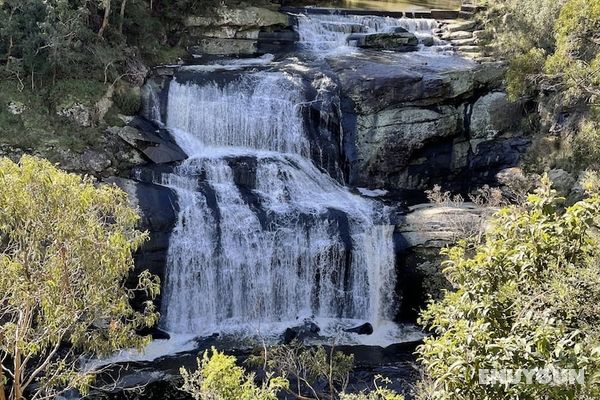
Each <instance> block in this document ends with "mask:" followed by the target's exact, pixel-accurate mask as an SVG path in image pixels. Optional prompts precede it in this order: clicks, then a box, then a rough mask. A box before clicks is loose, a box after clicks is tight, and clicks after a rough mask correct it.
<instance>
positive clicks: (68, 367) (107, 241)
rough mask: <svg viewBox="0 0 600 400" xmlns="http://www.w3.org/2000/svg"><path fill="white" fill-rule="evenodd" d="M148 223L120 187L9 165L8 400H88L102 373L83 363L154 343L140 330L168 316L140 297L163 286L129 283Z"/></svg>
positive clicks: (5, 257)
mask: <svg viewBox="0 0 600 400" xmlns="http://www.w3.org/2000/svg"><path fill="white" fill-rule="evenodd" d="M138 219H139V217H138V215H137V213H136V210H134V209H133V208H131V207H130V205H129V203H128V198H127V196H126V194H125V193H124V192H123V191H121V190H120V189H118V188H116V187H114V186H108V185H96V184H95V183H94V182H93V181H92V180H91V179H89V178H82V177H80V176H77V175H74V174H68V173H64V172H61V171H59V170H57V169H56V168H55V167H54V166H53V165H52V164H50V163H49V162H48V161H45V160H41V159H37V158H34V157H29V156H24V157H23V158H22V159H21V161H20V162H19V163H18V164H16V163H14V162H12V161H10V160H8V159H6V158H3V159H0V271H1V273H0V360H1V368H0V399H3V398H6V397H8V398H10V399H11V400H21V399H23V398H25V397H26V398H27V399H31V400H37V399H51V398H55V397H56V396H57V395H58V394H59V393H61V392H62V391H65V390H68V389H70V388H75V389H78V390H80V391H81V392H82V393H84V394H85V393H86V392H87V390H88V389H89V388H90V385H91V384H92V382H93V379H94V376H95V371H89V370H86V369H83V368H81V360H82V358H86V357H93V356H102V355H107V354H110V353H111V352H113V351H115V350H117V349H121V348H125V347H127V348H129V347H136V348H141V347H142V346H144V345H145V344H146V343H147V342H148V340H149V339H148V338H146V337H141V336H139V335H138V334H137V333H136V332H137V331H138V330H139V329H140V328H143V327H148V326H152V325H153V324H155V323H156V321H157V318H158V314H157V313H156V311H155V309H154V306H153V304H152V302H151V301H150V300H148V301H147V302H146V303H145V305H144V306H143V307H142V308H143V309H142V310H135V309H133V308H132V306H131V305H130V299H131V297H132V296H133V295H135V294H136V292H143V293H145V295H147V296H148V298H152V297H153V296H155V295H156V294H157V291H158V282H157V279H156V278H154V277H153V276H151V275H150V274H149V273H147V272H145V273H142V274H141V275H140V278H139V283H138V285H137V287H134V288H126V287H125V286H124V282H125V281H126V278H127V277H128V275H129V273H130V272H131V270H132V268H133V259H132V252H133V251H134V250H135V249H137V248H138V246H139V245H140V244H141V243H142V242H143V241H144V240H145V238H146V234H145V233H143V232H140V231H138V230H137V229H136V224H137V222H138Z"/></svg>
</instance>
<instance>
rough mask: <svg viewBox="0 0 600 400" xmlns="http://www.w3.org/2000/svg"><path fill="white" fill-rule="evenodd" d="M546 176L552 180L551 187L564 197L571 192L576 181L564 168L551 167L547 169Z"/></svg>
mask: <svg viewBox="0 0 600 400" xmlns="http://www.w3.org/2000/svg"><path fill="white" fill-rule="evenodd" d="M548 178H550V181H551V182H552V188H553V189H554V190H556V191H557V192H558V194H559V195H560V196H563V197H566V196H568V195H569V193H571V190H572V189H573V187H574V186H575V183H576V182H577V181H576V180H575V178H574V177H573V175H571V174H570V173H568V172H567V171H565V170H564V169H552V170H550V171H548Z"/></svg>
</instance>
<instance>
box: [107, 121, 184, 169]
mask: <svg viewBox="0 0 600 400" xmlns="http://www.w3.org/2000/svg"><path fill="white" fill-rule="evenodd" d="M134 121H135V120H134ZM133 124H135V122H133ZM108 131H109V132H110V133H112V134H114V135H117V136H119V137H120V138H121V139H122V140H123V141H125V142H126V143H127V144H129V145H130V146H132V147H133V148H135V149H137V150H139V151H140V152H141V153H142V154H144V155H145V156H146V157H148V159H149V160H150V161H152V162H153V163H155V164H163V163H170V162H175V161H182V160H185V159H186V158H187V155H186V154H185V152H184V151H183V150H181V148H180V147H179V146H178V145H177V144H176V143H175V142H174V141H172V140H165V139H164V138H163V137H161V136H160V135H159V134H157V133H154V132H150V131H144V130H140V129H137V128H136V127H134V126H129V125H128V126H124V127H111V128H108Z"/></svg>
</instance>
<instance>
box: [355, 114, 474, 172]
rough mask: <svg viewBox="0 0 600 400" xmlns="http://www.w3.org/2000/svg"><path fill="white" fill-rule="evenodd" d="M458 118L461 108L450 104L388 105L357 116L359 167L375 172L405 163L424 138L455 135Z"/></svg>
mask: <svg viewBox="0 0 600 400" xmlns="http://www.w3.org/2000/svg"><path fill="white" fill-rule="evenodd" d="M461 119H462V114H461V112H460V111H459V110H458V109H457V108H455V107H452V106H440V107H436V108H431V109H430V108H416V107H408V108H399V109H389V110H384V111H381V112H378V113H374V114H370V115H366V116H362V115H361V116H358V118H357V123H356V124H357V132H356V146H357V155H358V160H357V161H358V164H359V168H360V169H361V170H363V171H367V173H368V174H375V175H376V176H378V175H386V174H388V173H390V172H394V171H396V170H398V169H399V168H403V167H406V166H407V165H408V164H409V163H410V160H411V157H412V156H413V154H414V153H415V152H416V151H417V150H419V149H421V148H422V147H424V146H425V144H426V143H427V142H429V141H431V140H434V139H436V138H443V137H450V136H454V135H456V134H457V132H459V131H460V129H461V125H462V122H461Z"/></svg>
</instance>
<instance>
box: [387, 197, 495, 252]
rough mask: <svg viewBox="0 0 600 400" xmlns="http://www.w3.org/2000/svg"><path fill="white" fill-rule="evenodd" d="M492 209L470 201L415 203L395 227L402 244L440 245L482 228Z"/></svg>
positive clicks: (433, 246)
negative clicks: (437, 203)
mask: <svg viewBox="0 0 600 400" xmlns="http://www.w3.org/2000/svg"><path fill="white" fill-rule="evenodd" d="M493 211H494V210H493V209H489V208H484V207H478V206H476V205H475V204H473V203H466V202H465V203H462V204H461V203H455V204H448V205H443V206H440V205H436V204H432V203H426V204H418V205H415V206H412V207H410V208H409V211H408V213H407V214H406V216H405V217H404V218H403V220H402V222H401V223H400V224H398V225H397V227H396V231H397V232H398V233H400V234H401V235H402V237H403V239H404V247H405V248H415V247H422V248H423V247H427V248H435V249H441V248H443V247H445V246H446V245H448V244H450V243H452V242H455V241H457V240H459V239H463V238H464V237H465V236H466V235H468V234H471V233H472V232H474V231H477V230H481V229H485V221H486V219H487V217H489V215H491V214H492V212H493Z"/></svg>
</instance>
